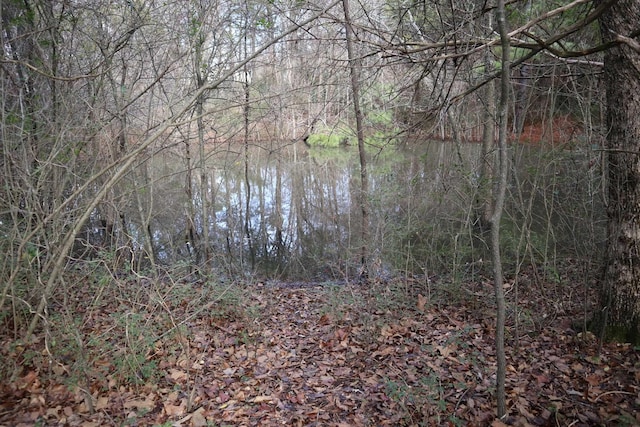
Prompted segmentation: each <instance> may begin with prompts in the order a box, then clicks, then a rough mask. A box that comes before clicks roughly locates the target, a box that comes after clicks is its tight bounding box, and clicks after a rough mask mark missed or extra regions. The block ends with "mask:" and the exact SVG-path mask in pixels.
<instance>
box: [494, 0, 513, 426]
mask: <svg viewBox="0 0 640 427" xmlns="http://www.w3.org/2000/svg"><path fill="white" fill-rule="evenodd" d="M505 15H506V14H505V6H504V0H498V30H499V32H500V45H501V47H502V75H501V77H500V92H501V93H500V104H499V107H498V124H499V136H498V154H499V161H498V170H497V175H498V176H497V178H498V187H497V190H496V197H495V203H494V205H493V213H492V214H491V220H490V222H489V224H490V227H491V259H492V262H493V282H494V287H495V293H496V359H497V365H498V366H497V373H496V402H497V407H498V418H502V417H504V416H505V415H506V412H507V406H506V394H505V374H506V365H507V364H506V356H505V350H504V323H505V311H506V310H505V300H504V287H503V283H504V279H503V276H502V258H501V254H500V220H501V218H502V211H503V207H504V198H505V193H506V190H507V170H508V167H507V162H508V157H507V119H508V117H507V111H508V106H509V87H510V85H509V75H510V67H511V64H510V61H509V58H510V47H511V45H510V40H509V35H508V34H507V23H506V17H505Z"/></svg>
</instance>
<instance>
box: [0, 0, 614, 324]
mask: <svg viewBox="0 0 640 427" xmlns="http://www.w3.org/2000/svg"><path fill="white" fill-rule="evenodd" d="M561 3H562V4H561ZM605 3H606V2H604V3H602V4H601V5H600V6H598V7H595V5H594V4H593V3H591V2H584V1H574V2H572V3H570V4H564V2H559V3H558V4H556V2H553V1H548V2H535V3H533V2H510V4H508V5H507V19H508V22H509V24H510V28H513V30H512V31H511V32H510V34H509V35H510V37H511V39H512V54H511V61H512V63H513V78H512V79H511V83H512V93H511V95H510V103H509V117H510V120H509V131H510V132H511V134H512V135H513V138H517V137H518V136H519V135H520V134H521V133H522V131H523V130H526V129H527V125H528V124H531V123H541V124H542V126H543V127H545V128H548V129H549V131H550V132H549V133H548V135H550V137H549V138H553V135H556V134H554V133H553V129H552V128H553V126H554V123H556V122H554V118H556V117H558V116H563V117H566V118H567V120H568V123H570V127H571V129H572V131H574V132H575V134H574V135H569V136H568V137H567V139H568V140H569V139H571V140H572V141H582V142H584V143H585V144H587V145H588V144H598V143H599V139H598V138H599V135H600V132H599V131H598V126H599V125H600V124H601V123H602V119H601V115H602V111H601V110H602V109H601V96H602V95H601V90H600V87H599V77H598V76H599V73H600V72H601V64H600V63H599V62H598V57H597V55H595V56H589V57H588V59H583V58H582V57H581V56H582V55H584V54H585V53H588V52H585V50H587V49H590V48H592V47H593V46H595V45H597V40H598V30H597V27H596V26H595V19H596V18H597V16H598V14H599V13H600V12H601V9H602V7H603V5H604V4H605ZM337 4H339V2H334V3H329V2H326V3H322V2H320V3H315V2H302V3H301V2H298V1H291V2H288V1H274V2H271V1H269V2H260V1H249V0H247V1H244V2H240V3H238V2H228V1H223V0H218V1H203V0H201V1H189V2H182V1H175V2H164V1H162V2H161V1H121V2H103V1H100V0H97V1H83V2H74V3H69V2H66V1H35V0H34V1H26V2H3V3H2V10H1V13H2V16H1V18H2V32H1V35H0V36H1V37H2V40H1V42H2V43H1V44H0V46H1V49H2V57H1V58H0V85H1V87H0V90H1V91H2V95H3V96H2V113H1V114H2V116H1V118H0V119H1V121H2V126H1V128H2V130H1V132H2V144H3V147H2V159H1V162H2V172H1V179H2V188H1V189H0V192H1V196H2V197H1V198H0V199H1V202H0V203H1V205H0V234H1V236H2V239H1V241H0V245H2V247H1V248H0V250H1V251H2V252H3V254H4V256H3V257H2V262H1V264H0V277H2V278H3V280H2V283H3V289H2V295H1V297H0V307H2V308H3V309H4V308H5V307H7V306H9V305H10V306H11V307H13V310H14V312H16V311H24V312H26V313H31V314H34V313H37V314H38V315H37V316H34V317H33V322H32V323H31V325H30V328H29V333H30V332H31V331H33V329H34V327H35V324H36V323H35V322H36V320H37V319H38V318H39V317H38V316H39V315H41V314H42V312H43V309H44V308H45V307H46V304H47V298H48V297H49V296H50V295H51V293H52V291H53V290H54V289H56V288H57V287H59V286H61V285H62V284H63V283H64V279H63V277H62V276H63V274H62V273H63V271H64V270H65V269H69V268H71V267H73V266H74V265H77V263H78V261H80V260H83V259H88V258H92V257H93V259H95V256H96V254H97V253H98V252H100V251H101V250H102V249H104V248H107V252H106V253H108V254H109V255H108V256H107V257H106V258H105V256H104V253H105V252H104V251H103V252H100V253H101V254H102V255H101V256H102V258H100V259H101V262H102V263H103V264H104V265H108V267H109V271H111V272H116V271H118V270H119V269H120V268H121V267H122V266H123V265H129V266H131V265H134V264H135V265H139V266H140V265H144V266H146V267H149V266H154V265H156V264H157V262H158V260H157V258H158V253H157V248H156V247H155V246H154V243H153V236H154V222H155V218H157V217H161V216H162V215H163V211H162V210H152V209H149V208H145V207H147V206H157V199H158V198H159V197H161V196H159V195H157V194H154V192H153V191H152V188H153V186H152V183H153V181H154V180H155V179H159V177H157V176H154V175H153V174H152V173H150V172H149V169H148V168H146V166H145V165H147V164H149V163H148V162H150V161H152V160H153V159H154V156H157V155H158V154H159V153H161V152H163V151H166V150H171V151H172V152H173V153H178V154H179V155H180V156H181V158H182V159H183V164H184V170H185V171H187V176H188V179H187V182H186V183H185V191H187V192H188V194H190V195H191V196H194V193H197V192H204V193H206V191H207V188H206V185H199V186H198V185H195V184H194V183H196V184H197V183H198V182H200V183H202V182H206V179H207V178H206V176H205V174H204V169H205V167H206V166H205V161H206V158H207V156H210V155H211V154H210V153H211V149H212V147H216V148H215V149H216V150H218V151H220V150H222V151H225V150H230V149H232V148H231V147H236V145H237V144H239V143H241V144H245V147H246V146H247V145H248V144H262V145H265V144H268V145H269V147H271V148H277V147H279V146H286V145H287V144H291V143H294V142H296V141H300V140H301V139H303V138H304V137H305V136H308V135H309V134H311V133H314V132H331V131H332V130H335V129H338V128H349V127H350V126H352V123H353V113H352V108H351V103H352V99H351V98H350V97H351V92H350V86H349V83H348V82H349V67H348V57H347V50H346V44H345V33H344V32H345V29H344V28H345V27H344V23H343V20H344V16H343V14H342V11H341V9H340V8H339V7H336V5H337ZM351 14H352V17H351V21H352V24H353V30H354V41H355V53H354V54H355V56H357V58H358V60H359V63H360V82H361V84H362V90H361V100H360V101H361V105H362V109H363V111H364V119H365V124H364V128H365V129H368V132H370V133H372V134H373V133H375V132H376V131H377V130H378V129H380V128H381V127H382V128H384V130H385V131H389V130H390V131H391V133H389V135H392V136H393V138H391V137H390V138H389V140H391V139H395V138H397V137H401V138H405V137H406V138H409V137H410V136H411V137H413V138H416V137H419V138H427V137H440V138H445V139H451V140H453V141H455V142H456V143H461V142H466V141H481V140H483V138H484V139H485V142H486V144H487V145H486V150H485V154H484V155H485V159H483V160H482V163H483V164H484V163H486V164H492V161H491V159H493V148H492V144H493V139H494V136H493V133H492V132H493V128H494V124H495V123H496V118H495V104H494V102H495V99H497V97H498V96H499V89H496V88H494V79H495V78H496V77H497V76H498V75H499V73H500V64H501V59H500V46H499V43H500V42H499V37H498V34H497V29H496V23H495V18H494V14H495V10H494V7H493V6H492V5H491V4H489V3H487V2H483V1H468V2H433V3H430V2H422V3H419V4H406V3H405V2H396V1H382V0H379V1H375V2H368V3H366V4H357V3H353V5H352V11H351ZM381 113H384V115H383V114H381ZM381 116H384V117H386V118H385V119H383V120H381V118H380V117H381ZM578 123H580V125H578ZM549 142H561V143H562V142H564V141H549ZM385 143H386V142H385V140H384V139H383V140H382V141H381V142H379V144H380V146H381V147H382V146H383V145H384V144H385ZM234 149H235V148H234ZM485 160H486V162H485ZM479 173H481V174H484V178H482V179H481V180H480V181H479V182H484V183H486V182H490V181H491V179H492V178H491V175H490V173H491V167H488V168H486V169H485V170H483V171H482V172H479ZM487 177H488V178H487ZM596 179H597V177H596ZM539 185H542V184H541V183H538V182H534V183H532V187H529V188H528V189H525V187H517V188H516V190H515V194H516V195H515V196H514V197H520V198H521V201H522V203H521V204H520V205H519V206H520V208H521V209H522V210H523V212H522V216H519V217H518V218H516V219H514V227H517V224H519V223H521V218H522V217H524V218H526V220H527V221H531V220H532V219H531V215H530V211H527V210H526V206H527V201H531V200H533V199H534V198H536V197H538V198H539V197H543V198H544V202H545V203H546V202H549V203H550V201H549V200H548V199H547V198H546V197H548V193H546V192H545V193H543V194H542V196H540V194H537V193H536V192H537V190H538V189H539V188H540V187H539ZM549 185H551V184H549ZM531 188H533V190H532V189H531ZM489 189H490V186H489ZM527 191H531V192H532V193H531V194H534V193H536V194H534V195H533V196H531V194H529V193H527ZM204 193H203V194H202V197H200V198H199V199H201V200H204V201H206V200H208V197H207V195H206V194H204ZM478 194H480V195H481V196H482V197H480V199H483V200H489V197H486V196H487V194H488V193H487V186H486V184H484V185H480V186H479V188H478ZM529 196H530V197H529ZM162 203H163V205H162V209H165V210H174V211H176V210H178V211H179V210H185V213H184V223H183V224H181V227H182V228H183V231H182V234H183V235H186V236H187V240H190V243H191V247H193V248H195V250H197V253H198V254H199V255H198V258H197V260H196V261H197V262H207V261H208V260H209V258H210V255H209V253H208V249H207V248H208V237H207V236H206V235H204V236H203V235H201V234H202V232H203V231H202V230H195V229H194V224H195V223H198V222H206V220H207V218H208V217H207V213H206V211H207V206H206V204H205V205H195V204H194V205H191V206H188V207H187V208H185V207H184V206H177V205H173V204H172V201H171V200H163V201H162ZM555 206H556V205H553V204H549V209H550V211H553V210H554V209H555ZM125 207H129V208H131V207H133V208H134V210H135V208H136V207H137V212H138V215H135V216H132V215H130V214H129V215H125V213H124V212H125V210H126V209H125ZM475 208H477V212H478V213H477V218H475V217H474V219H473V220H472V221H471V223H476V222H482V221H486V219H487V218H486V217H485V218H483V214H482V212H485V213H486V209H485V208H483V207H482V206H480V205H478V206H476V207H475ZM475 208H474V209H475ZM127 211H128V212H131V209H128V210H127ZM552 216H553V212H550V213H549V217H548V218H547V220H548V221H551V217H552ZM132 223H135V224H136V225H137V227H136V230H138V231H137V232H136V235H135V236H132V228H131V227H130V224H132ZM205 230H206V227H205ZM199 233H200V235H197V234H199ZM522 233H523V234H522V235H525V233H526V231H522ZM514 234H515V233H514ZM183 243H184V242H181V243H179V244H178V243H176V245H181V244H183ZM521 244H522V243H521ZM185 250H189V249H188V248H187V249H185ZM534 250H536V249H535V248H534V249H532V248H531V247H528V249H527V251H529V253H531V254H532V253H533V251H534Z"/></svg>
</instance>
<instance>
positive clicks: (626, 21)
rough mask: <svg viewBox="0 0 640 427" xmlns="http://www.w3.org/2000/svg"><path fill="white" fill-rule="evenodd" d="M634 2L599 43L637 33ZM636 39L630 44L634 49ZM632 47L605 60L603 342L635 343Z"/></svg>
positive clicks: (637, 77)
mask: <svg viewBox="0 0 640 427" xmlns="http://www.w3.org/2000/svg"><path fill="white" fill-rule="evenodd" d="M638 17H640V1H638V0H619V1H617V2H615V3H614V4H613V6H612V7H611V8H610V9H609V10H608V11H607V12H606V13H605V14H604V15H603V16H602V17H601V19H600V24H601V28H602V36H603V38H604V41H609V40H616V39H617V40H620V36H623V37H628V36H629V35H631V34H632V33H633V32H634V31H636V32H637V31H638V29H639V28H640V26H639V23H638V22H639V21H638ZM637 42H638V40H637V38H636V40H635V43H636V45H637ZM632 45H633V41H632V42H631V43H630V44H629V43H621V44H619V45H617V46H614V47H613V48H611V49H609V50H608V51H607V52H606V55H605V66H604V67H605V68H604V71H605V73H604V75H605V85H606V92H607V138H606V148H607V155H608V162H607V167H608V182H607V185H608V189H607V195H608V197H607V216H608V230H607V246H606V248H607V251H606V258H605V267H604V274H603V278H602V284H601V285H602V291H601V298H602V300H601V306H602V314H603V316H601V321H602V323H601V324H600V326H603V327H605V329H603V330H604V331H606V336H607V338H610V339H616V340H625V341H631V342H635V343H638V342H639V341H640V334H639V330H638V325H639V321H640V51H638V50H636V49H634V48H633V46H632Z"/></svg>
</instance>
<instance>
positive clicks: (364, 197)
mask: <svg viewBox="0 0 640 427" xmlns="http://www.w3.org/2000/svg"><path fill="white" fill-rule="evenodd" d="M342 6H343V8H344V26H345V32H346V41H347V55H348V57H349V68H350V71H351V92H352V95H353V110H354V114H355V116H356V117H355V118H356V135H357V138H358V154H359V155H360V198H359V201H360V209H361V213H362V218H361V219H362V222H361V227H362V228H361V231H360V232H361V239H362V242H361V246H360V272H359V275H358V276H359V277H358V279H359V280H361V281H363V280H365V281H366V280H367V279H368V275H369V268H368V260H367V258H368V257H369V253H368V250H367V247H368V244H369V243H368V242H369V176H368V173H367V156H366V153H365V149H364V148H365V147H364V129H363V125H362V110H361V109H360V60H359V58H357V57H356V56H355V54H354V52H353V39H354V34H353V27H352V25H351V15H350V13H349V0H343V1H342Z"/></svg>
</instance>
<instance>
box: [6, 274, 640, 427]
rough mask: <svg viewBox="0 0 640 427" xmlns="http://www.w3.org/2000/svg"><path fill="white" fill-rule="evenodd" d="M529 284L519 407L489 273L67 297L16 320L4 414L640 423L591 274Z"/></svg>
mask: <svg viewBox="0 0 640 427" xmlns="http://www.w3.org/2000/svg"><path fill="white" fill-rule="evenodd" d="M523 283H524V281H523ZM520 287H521V288H522V289H520V295H519V301H520V303H519V305H518V310H517V313H518V323H517V325H516V322H515V320H516V319H515V313H516V311H514V310H513V298H514V292H513V291H514V287H513V283H510V284H509V285H508V286H507V295H508V296H509V297H510V299H511V300H512V303H511V304H510V307H511V311H510V313H509V324H508V326H507V333H508V337H507V352H508V354H507V361H508V367H507V387H506V389H507V394H508V396H507V398H508V402H507V403H508V415H509V416H508V418H506V419H504V420H496V419H495V409H494V408H495V394H494V392H495V387H494V383H495V367H496V364H495V351H494V332H495V325H494V323H495V321H494V307H493V304H492V300H493V296H492V295H493V291H492V288H491V285H490V282H488V281H484V282H483V281H478V282H477V283H474V284H469V285H467V286H458V287H457V288H456V289H457V291H456V292H453V293H452V292H451V286H449V287H444V286H442V285H437V284H436V283H430V282H429V283H427V281H425V280H420V281H415V280H403V281H393V282H387V283H373V284H371V285H370V286H355V285H348V286H335V285H331V284H271V283H257V284H253V285H251V286H240V285H233V286H232V287H228V288H225V289H222V288H220V287H213V288H212V287H211V286H210V285H206V284H204V283H196V284H177V283H171V284H170V285H160V284H158V283H156V284H153V283H150V282H148V281H147V282H144V283H140V281H137V282H136V283H130V282H129V283H122V284H121V286H120V287H119V288H118V291H117V292H113V293H112V294H110V297H109V298H100V297H99V296H98V294H97V293H96V292H95V289H94V290H93V291H87V292H89V293H88V294H86V295H83V294H82V292H80V293H79V294H78V295H77V298H76V299H75V302H76V305H75V306H74V305H73V301H69V300H67V301H65V306H64V307H65V308H64V309H63V308H60V311H61V313H60V314H59V315H57V316H58V317H56V316H54V315H52V314H51V313H50V318H51V319H52V320H51V324H53V323H54V321H58V324H59V325H67V329H66V330H64V328H61V329H63V330H64V331H63V332H64V334H62V333H61V335H60V336H56V334H55V333H54V332H52V331H51V330H47V329H45V330H43V331H41V333H40V334H39V335H38V336H36V337H35V338H34V339H33V340H32V341H31V342H29V343H24V342H20V341H17V340H15V339H14V336H13V335H12V333H11V332H12V331H11V329H13V328H14V326H15V325H9V324H6V325H5V326H9V327H10V328H9V330H7V331H6V332H5V333H3V334H2V349H1V351H2V354H1V357H2V365H3V366H2V374H3V376H5V377H8V378H9V380H7V381H5V382H4V383H3V384H2V385H1V386H0V425H1V426H21V425H24V426H27V425H42V426H44V425H47V426H55V425H72V426H102V425H130V426H147V425H158V426H170V425H173V426H206V425H213V426H276V425H292V426H419V425H426V426H431V425H433V426H436V425H470V426H485V425H493V426H502V425H518V426H529V425H532V426H569V425H571V426H590V425H640V385H639V384H640V381H639V380H640V353H639V351H638V349H634V348H632V347H630V346H628V345H623V344H607V343H604V344H603V345H602V347H601V348H600V352H599V353H598V350H599V343H598V341H597V340H596V338H595V337H594V336H593V335H591V334H589V333H580V332H579V329H580V328H579V327H577V326H576V321H577V322H578V323H579V322H580V321H581V319H582V318H583V317H584V316H583V311H584V306H583V304H584V301H585V298H584V294H585V289H584V285H579V286H578V285H576V286H572V285H570V284H563V285H558V284H556V285H552V286H545V287H535V286H529V287H525V286H522V285H521V286H520ZM101 289H103V288H101ZM145 289H146V290H145ZM447 289H448V290H447ZM85 298H86V299H85ZM445 300H446V301H448V302H447V303H445ZM86 301H91V304H87V303H86ZM61 307H62V306H61ZM69 307H71V309H69ZM65 319H67V321H66V323H65V321H64V320H65ZM5 323H6V322H5ZM65 334H66V335H65ZM65 336H66V338H65ZM65 339H66V341H65Z"/></svg>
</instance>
